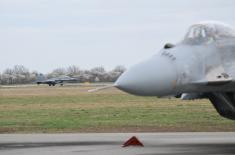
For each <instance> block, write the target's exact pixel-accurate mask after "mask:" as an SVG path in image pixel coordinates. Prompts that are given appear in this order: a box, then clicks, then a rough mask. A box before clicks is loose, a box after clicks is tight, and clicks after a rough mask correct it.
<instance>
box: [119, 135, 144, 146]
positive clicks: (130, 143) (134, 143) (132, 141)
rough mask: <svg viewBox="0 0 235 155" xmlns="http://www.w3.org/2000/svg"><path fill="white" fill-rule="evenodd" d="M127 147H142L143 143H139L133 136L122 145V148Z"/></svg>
mask: <svg viewBox="0 0 235 155" xmlns="http://www.w3.org/2000/svg"><path fill="white" fill-rule="evenodd" d="M127 146H141V147H143V146H144V145H143V143H141V142H140V141H139V139H138V138H136V137H135V136H133V137H131V138H130V139H129V140H127V141H126V142H125V143H124V144H123V145H122V147H127Z"/></svg>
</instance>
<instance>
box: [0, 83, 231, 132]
mask: <svg viewBox="0 0 235 155" xmlns="http://www.w3.org/2000/svg"><path fill="white" fill-rule="evenodd" d="M91 88H92V87H91V86H64V87H48V86H39V87H38V86H34V87H33V86H30V87H15V88H14V87H6V88H3V87H0V133H31V132H33V133H35V132H158V131H161V132H165V131H166V132H167V131H235V121H231V120H228V119H224V118H222V117H220V116H219V115H218V114H217V112H216V111H215V110H214V108H213V107H212V105H211V104H210V103H209V101H208V100H196V101H181V100H179V99H159V98H156V97H137V96H133V95H129V94H126V93H123V92H121V91H119V90H117V89H115V88H112V89H107V90H103V91H100V92H94V93H88V92H87V90H88V89H91Z"/></svg>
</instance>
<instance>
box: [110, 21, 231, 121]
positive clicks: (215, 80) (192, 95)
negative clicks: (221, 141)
mask: <svg viewBox="0 0 235 155" xmlns="http://www.w3.org/2000/svg"><path fill="white" fill-rule="evenodd" d="M114 86H115V87H117V88H119V89H121V90H123V91H125V92H128V93H131V94H135V95H143V96H159V97H161V96H175V97H181V99H186V100H188V99H201V98H208V99H209V100H210V101H211V103H212V104H213V105H214V107H215V108H216V110H217V111H218V113H219V114H220V115H221V116H223V117H226V118H229V119H233V120H235V30H234V29H233V28H231V27H230V26H228V25H226V24H222V23H219V22H201V23H198V24H195V25H192V26H191V27H190V28H189V30H188V32H187V33H186V35H185V37H184V39H183V40H182V41H181V42H179V43H177V44H175V45H173V44H169V43H168V44H166V45H165V46H164V47H163V48H162V49H161V50H160V51H159V52H158V53H156V55H154V56H152V57H151V58H149V59H148V60H146V61H143V62H141V63H139V64H137V65H134V66H133V67H131V68H130V69H129V70H127V71H126V72H124V73H123V74H122V75H121V76H120V77H119V79H118V80H117V81H116V83H115V85H114Z"/></svg>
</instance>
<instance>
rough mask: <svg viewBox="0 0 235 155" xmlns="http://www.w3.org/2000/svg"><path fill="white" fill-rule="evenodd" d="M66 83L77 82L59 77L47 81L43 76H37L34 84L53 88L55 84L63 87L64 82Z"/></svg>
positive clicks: (65, 77) (67, 77)
mask: <svg viewBox="0 0 235 155" xmlns="http://www.w3.org/2000/svg"><path fill="white" fill-rule="evenodd" d="M68 81H77V79H76V78H71V77H69V76H59V77H55V78H50V79H47V78H46V77H45V76H44V75H43V74H39V75H38V76H37V79H36V82H35V83H37V84H38V85H40V84H48V85H49V86H55V85H56V84H60V85H61V86H63V84H64V82H68Z"/></svg>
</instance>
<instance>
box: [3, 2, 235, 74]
mask: <svg viewBox="0 0 235 155" xmlns="http://www.w3.org/2000/svg"><path fill="white" fill-rule="evenodd" d="M204 20H218V21H221V22H225V23H228V24H230V25H232V26H233V27H235V1H234V0H177V1H174V0H164V1H163V0H0V53H1V55H0V72H1V71H3V70H4V69H6V68H9V67H13V66H14V65H16V64H21V65H24V66H25V67H27V68H29V69H30V70H37V71H39V72H44V73H47V72H49V71H51V70H52V69H55V68H57V67H67V66H69V65H77V66H80V68H82V69H90V68H92V67H96V66H104V67H105V68H106V69H112V68H113V67H115V66H116V65H125V66H126V67H129V66H131V65H133V64H135V63H137V62H139V61H141V60H143V59H145V58H148V57H150V56H152V55H153V54H154V53H155V52H157V51H158V50H159V49H161V48H162V47H163V45H164V43H166V42H172V43H176V42H179V41H180V40H181V39H182V38H183V36H184V34H185V33H186V31H187V28H188V27H189V26H190V25H191V24H193V23H196V22H199V21H204Z"/></svg>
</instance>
